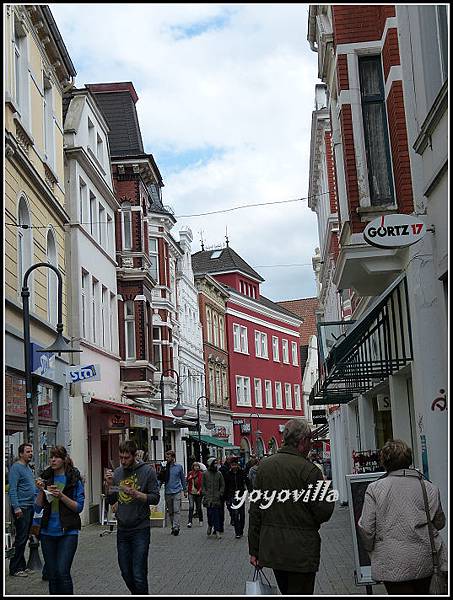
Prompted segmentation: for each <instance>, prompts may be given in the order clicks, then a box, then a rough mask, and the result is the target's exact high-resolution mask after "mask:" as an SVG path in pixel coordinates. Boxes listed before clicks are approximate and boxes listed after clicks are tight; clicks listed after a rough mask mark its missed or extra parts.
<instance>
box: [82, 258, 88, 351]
mask: <svg viewBox="0 0 453 600" xmlns="http://www.w3.org/2000/svg"><path fill="white" fill-rule="evenodd" d="M81 291H82V292H81V295H82V298H81V311H82V314H81V324H82V337H83V338H84V339H87V324H88V304H87V293H88V273H87V272H86V271H84V270H83V269H82V286H81Z"/></svg>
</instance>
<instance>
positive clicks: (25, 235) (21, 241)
mask: <svg viewBox="0 0 453 600" xmlns="http://www.w3.org/2000/svg"><path fill="white" fill-rule="evenodd" d="M18 224H19V225H27V229H22V228H21V227H18V228H17V275H18V279H19V286H18V290H19V292H20V290H22V286H23V284H24V275H25V272H26V271H27V269H28V268H29V267H31V263H32V255H33V250H32V249H33V239H32V233H31V232H32V231H33V230H32V229H31V219H30V212H29V210H28V205H27V201H26V200H25V198H24V196H21V198H20V200H19V210H18ZM28 281H29V283H28V287H30V279H29V280H28Z"/></svg>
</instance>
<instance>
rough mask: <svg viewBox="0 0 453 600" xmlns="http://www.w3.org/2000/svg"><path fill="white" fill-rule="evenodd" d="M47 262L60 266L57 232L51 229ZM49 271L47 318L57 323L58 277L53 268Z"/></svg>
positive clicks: (48, 234)
mask: <svg viewBox="0 0 453 600" xmlns="http://www.w3.org/2000/svg"><path fill="white" fill-rule="evenodd" d="M47 262H48V263H50V264H51V265H53V266H54V267H58V261H57V245H56V243H55V234H54V232H53V231H52V230H51V229H49V231H48V232H47ZM46 271H47V320H48V321H49V323H52V325H56V324H57V300H58V278H57V274H56V273H55V272H54V271H52V269H46Z"/></svg>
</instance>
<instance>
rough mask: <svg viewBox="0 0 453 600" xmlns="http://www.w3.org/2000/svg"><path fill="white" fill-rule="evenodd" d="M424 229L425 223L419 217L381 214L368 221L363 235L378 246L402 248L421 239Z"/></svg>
mask: <svg viewBox="0 0 453 600" xmlns="http://www.w3.org/2000/svg"><path fill="white" fill-rule="evenodd" d="M426 231H427V229H426V225H425V223H424V222H423V221H422V220H421V219H420V217H414V216H412V215H400V214H396V215H395V214H394V215H382V216H381V217H378V218H377V219H373V221H370V223H368V225H367V226H366V227H365V229H364V232H363V237H364V238H365V240H366V241H367V242H368V243H369V244H371V245H372V246H377V247H378V248H404V247H406V246H411V245H412V244H415V243H416V242H418V241H419V240H421V239H422V237H423V236H424V235H425V234H426Z"/></svg>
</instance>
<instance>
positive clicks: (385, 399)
mask: <svg viewBox="0 0 453 600" xmlns="http://www.w3.org/2000/svg"><path fill="white" fill-rule="evenodd" d="M377 408H378V410H379V411H383V410H392V405H391V403H390V397H389V396H387V395H386V394H378V396H377Z"/></svg>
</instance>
